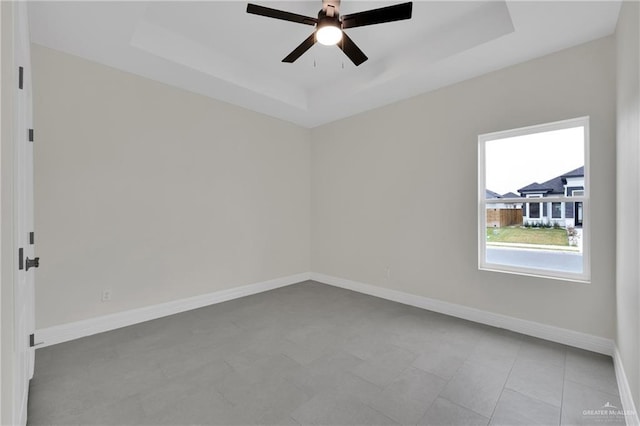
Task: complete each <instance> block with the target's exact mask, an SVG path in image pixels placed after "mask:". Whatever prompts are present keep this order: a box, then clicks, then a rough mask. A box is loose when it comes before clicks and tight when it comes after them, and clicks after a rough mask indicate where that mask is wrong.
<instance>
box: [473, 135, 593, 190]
mask: <svg viewBox="0 0 640 426" xmlns="http://www.w3.org/2000/svg"><path fill="white" fill-rule="evenodd" d="M485 161H486V167H485V171H486V176H485V182H486V189H489V190H491V191H495V192H497V193H499V194H505V193H507V192H513V193H515V194H518V189H520V188H522V187H524V186H526V185H529V184H530V183H533V182H538V183H542V182H545V181H547V180H549V179H552V178H554V177H557V176H560V175H563V174H565V173H567V172H569V171H571V170H574V169H577V168H578V167H581V166H583V165H584V127H573V128H570V129H562V130H554V131H551V132H544V133H536V134H532V135H525V136H516V137H513V138H506V139H495V140H491V141H487V142H486V146H485Z"/></svg>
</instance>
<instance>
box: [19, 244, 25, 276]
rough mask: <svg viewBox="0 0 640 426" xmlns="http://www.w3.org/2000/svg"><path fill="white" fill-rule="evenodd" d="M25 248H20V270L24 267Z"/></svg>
mask: <svg viewBox="0 0 640 426" xmlns="http://www.w3.org/2000/svg"><path fill="white" fill-rule="evenodd" d="M23 263H24V249H22V248H19V249H18V270H20V271H22V270H23V269H24V265H23Z"/></svg>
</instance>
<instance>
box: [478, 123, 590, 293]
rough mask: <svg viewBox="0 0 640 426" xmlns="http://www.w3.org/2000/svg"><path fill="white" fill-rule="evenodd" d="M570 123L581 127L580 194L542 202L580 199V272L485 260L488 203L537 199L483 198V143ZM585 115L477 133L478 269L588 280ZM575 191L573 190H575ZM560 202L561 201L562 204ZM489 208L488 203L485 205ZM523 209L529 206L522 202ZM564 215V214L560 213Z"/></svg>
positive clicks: (588, 207) (587, 127) (586, 133)
mask: <svg viewBox="0 0 640 426" xmlns="http://www.w3.org/2000/svg"><path fill="white" fill-rule="evenodd" d="M573 127H584V166H585V167H584V170H585V172H584V188H585V189H584V193H583V194H582V195H580V196H576V195H572V196H566V194H565V195H564V196H563V195H558V196H552V197H551V196H550V197H546V198H545V202H564V203H566V202H570V203H575V202H580V201H581V202H582V216H583V222H582V273H570V272H563V271H553V270H546V269H538V268H526V267H521V266H512V265H503V264H495V263H489V262H487V261H486V259H487V253H486V248H487V246H486V242H487V214H486V210H487V207H488V206H491V205H492V204H496V203H509V202H514V203H516V202H517V203H527V204H528V202H529V201H530V200H531V201H534V202H537V203H540V202H541V201H540V200H539V199H535V198H529V197H519V198H499V199H486V197H485V189H486V188H485V187H486V184H485V165H486V161H485V160H486V159H485V146H486V143H487V142H489V141H492V140H496V139H506V138H512V137H517V136H524V135H529V134H534V133H543V132H550V131H554V130H563V129H568V128H573ZM589 138H590V132H589V117H588V116H587V117H579V118H574V119H570V120H562V121H557V122H553V123H547V124H539V125H534V126H528V127H522V128H519V129H512V130H505V131H500V132H493V133H486V134H482V135H479V136H478V269H480V270H483V271H492V272H504V273H511V274H518V275H526V276H533V277H539V278H550V279H557V280H565V281H574V282H582V283H589V282H591V226H592V225H591V209H590V204H591V203H590V202H589V193H590V190H591V185H590V179H589V175H590V167H589V164H590V162H589V145H590V143H589ZM576 192H577V191H576ZM563 205H564V204H563ZM540 207H541V209H540V216H542V206H540ZM489 208H490V207H489ZM526 211H527V213H528V212H529V206H526ZM563 216H564V214H563Z"/></svg>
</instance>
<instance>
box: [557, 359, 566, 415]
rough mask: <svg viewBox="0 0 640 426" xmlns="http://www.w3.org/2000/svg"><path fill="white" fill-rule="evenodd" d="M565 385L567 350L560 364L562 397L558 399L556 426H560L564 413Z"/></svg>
mask: <svg viewBox="0 0 640 426" xmlns="http://www.w3.org/2000/svg"><path fill="white" fill-rule="evenodd" d="M566 383H567V350H566V349H565V350H564V362H563V363H562V396H561V397H560V419H559V420H558V425H561V424H562V412H563V411H564V388H565V384H566Z"/></svg>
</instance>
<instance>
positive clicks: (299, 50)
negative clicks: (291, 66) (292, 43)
mask: <svg viewBox="0 0 640 426" xmlns="http://www.w3.org/2000/svg"><path fill="white" fill-rule="evenodd" d="M314 44H316V33H315V31H314V32H313V33H312V34H311V35H310V36H309V37H307V38H306V39H305V41H303V42H302V43H300V46H298V47H296V48H295V49H293V52H291V53H289V55H288V56H287V57H286V58H284V59H283V60H282V62H289V63H291V62H295V60H296V59H298V58H299V57H300V56H302V54H303V53H304V52H306V51H307V50H309V49H311V46H313V45H314Z"/></svg>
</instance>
